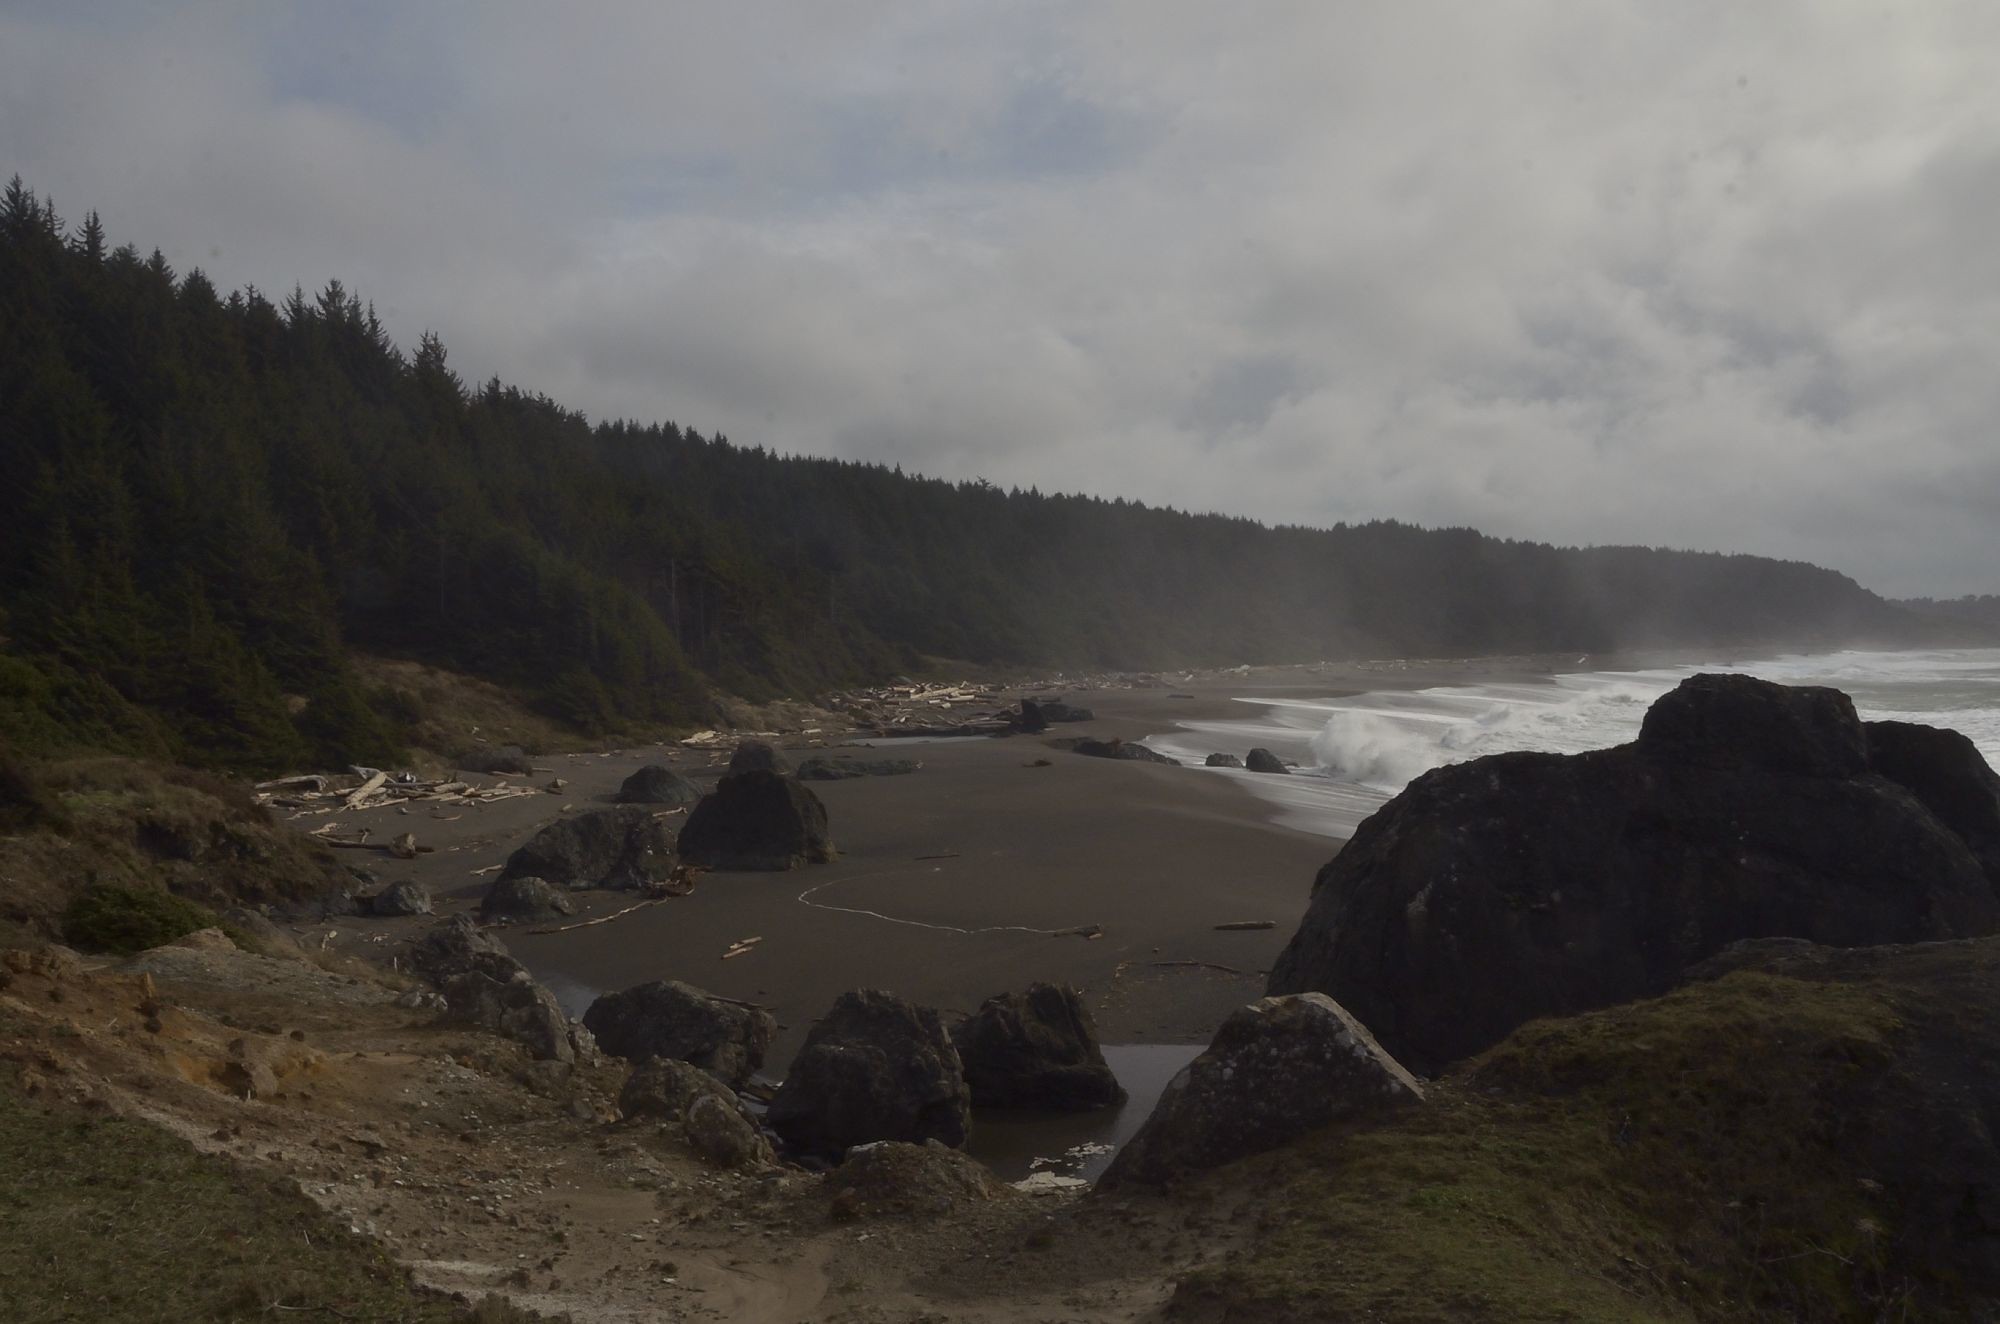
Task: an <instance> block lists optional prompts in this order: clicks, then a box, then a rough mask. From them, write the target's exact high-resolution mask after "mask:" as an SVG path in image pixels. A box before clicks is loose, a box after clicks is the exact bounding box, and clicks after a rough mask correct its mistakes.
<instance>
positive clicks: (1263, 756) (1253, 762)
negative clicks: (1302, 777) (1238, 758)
mask: <svg viewBox="0 0 2000 1324" xmlns="http://www.w3.org/2000/svg"><path fill="white" fill-rule="evenodd" d="M1243 766H1244V767H1246V768H1248V769H1249V770H1250V771H1252V772H1271V773H1278V774H1281V775H1283V774H1289V773H1290V772H1291V769H1290V768H1288V767H1286V766H1285V764H1284V760H1282V759H1280V758H1279V757H1278V756H1277V755H1276V754H1273V753H1272V752H1271V751H1270V750H1268V749H1265V748H1264V747H1263V746H1262V745H1259V746H1258V747H1257V748H1255V749H1253V750H1251V751H1250V752H1249V753H1248V754H1245V755H1244V756H1243Z"/></svg>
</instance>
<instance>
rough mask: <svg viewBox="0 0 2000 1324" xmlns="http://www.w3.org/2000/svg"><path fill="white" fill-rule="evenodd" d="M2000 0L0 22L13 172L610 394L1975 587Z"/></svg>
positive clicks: (1994, 455)
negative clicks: (1999, 1) (336, 284)
mask: <svg viewBox="0 0 2000 1324" xmlns="http://www.w3.org/2000/svg"><path fill="white" fill-rule="evenodd" d="M1996 68H2000V5H1996V4H1993V3H1992V2H1991V0H1972V2H1971V3H1966V4H1962V5H1961V4H1950V3H1929V2H1926V3H1908V4H1904V3H1874V4H1866V5H1862V4H1841V3H1831V2H1830V0H1798V2H1797V3H1784V2H1780V0H1758V2H1757V3H1754V4H1744V3H1740V2H1737V3H1712V4H1710V3H1696V2H1694V0H1688V2H1686V3H1681V2H1676V3H1661V2H1660V0H1631V2H1630V3H1614V2H1613V0H1590V2H1589V3H1576V2H1568V3H1547V4H1540V3H1527V2H1525V0H1523V2H1512V0H1508V2H1502V0H1466V3H1462V4H1427V3H1420V2H1413V0H1395V2H1394V3H1390V2H1389V0H1383V2H1381V3H1374V4H1366V5H1363V4H1343V3H1331V2H1329V0H1312V2H1309V3H1299V4H1257V3H1251V4H1233V5H1223V4H1216V3H1187V4H1178V3H1167V2H1165V0H1134V3H1130V4H1098V5H1056V4H1035V3H1023V2H1021V0H1010V2H1009V3H1005V4H994V3H991V2H990V0H978V2H968V3H963V4H915V3H896V4H861V3H853V4H844V3H832V2H831V0H814V2H811V3H799V4H794V5H766V4H757V3H748V2H746V0H728V2H727V3H721V2H718V3H711V4H699V5H697V4H690V3H658V2H656V3H645V4H632V5H622V6H608V5H589V4H582V3H573V2H571V3H563V4H539V3H522V4H517V5H505V4H496V3H481V4H477V5H473V4H464V5H458V4H449V3H441V2H431V3H423V4H406V3H382V4H359V3H345V4H335V3H320V4H301V5H297V6H291V5H286V4H281V3H276V2H274V0H250V2H246V3H241V4H215V5H186V4H170V3H150V4H134V5H131V6H129V7H126V6H113V5H96V4H88V3H75V4H68V3H63V4H58V3H46V4H14V3H4V2H0V174H4V173H11V172H13V171H17V170H18V171H19V172H20V174H21V175H22V176H23V178H24V179H25V180H26V181H27V183H28V184H29V185H30V186H31V187H33V188H35V189H36V190H37V191H38V192H41V193H44V194H48V195H52V196H53V198H54V199H55V202H56V205H57V208H58V210H60V211H61V212H62V213H63V214H64V215H65V216H66V217H69V218H71V219H75V218H79V217H81V215H82V214H83V212H84V211H86V210H88V209H90V208H96V209H97V210H98V211H99V212H100V213H102V215H103V217H104V219H105V222H106V224H107V225H108V227H109V228H110V231H111V234H112V237H113V239H114V240H121V241H123V240H129V241H132V242H136V243H138V244H139V245H140V246H141V247H143V248H151V247H153V246H155V245H157V246H159V247H160V248H162V249H164V250H165V251H166V253H167V255H168V257H169V258H170V259H171V260H172V261H173V262H174V263H175V264H176V266H178V267H180V268H181V269H183V270H185V269H186V268H187V267H190V266H195V265H199V266H201V267H202V268H203V269H204V270H206V271H207V272H208V273H209V274H210V276H211V277H213V278H214V279H215V280H216V281H217V282H218V283H219V284H223V285H227V286H234V285H241V284H244V283H254V284H256V285H258V286H260V287H262V288H263V289H265V290H267V291H270V292H273V293H278V292H282V291H285V290H288V289H289V288H290V287H291V285H292V284H293V283H294V281H297V282H300V283H303V284H304V285H306V286H307V287H308V289H313V288H316V287H318V286H320V285H323V284H324V283H325V281H326V280H327V279H328V278H329V277H339V278H340V279H342V280H344V281H345V282H347V284H348V285H349V287H350V288H351V289H353V290H355V291H356V292H358V293H359V294H361V295H362V296H363V297H364V298H371V299H373V300H374V302H375V305H376V308H377V310H378V312H379V313H380V315H381V316H382V318H383V320H384V321H385V322H386V323H387V324H388V326H389V327H390V329H391V331H392V332H393V333H394V334H395V336H396V337H397V339H398V340H399V341H401V342H402V343H404V344H405V345H414V343H415V341H416V338H417V336H418V334H419V333H420V332H421V331H423V330H424V329H425V328H430V329H432V330H435V331H437V332H438V333H439V334H440V335H441V336H442V337H443V338H444V340H445V343H446V345H447V346H448V347H449V349H450V351H451V355H452V361H453V364H454V366H456V367H457V368H458V369H459V370H460V372H461V373H462V374H463V375H464V376H466V377H467V378H468V379H471V380H483V379H484V378H486V377H488V376H490V375H492V374H496V373H497V374H499V375H500V376H501V377H502V378H504V379H506V380H508V381H512V382H515V383H518V384H520V385H522V386H523V387H526V388H528V389H531V390H539V391H543V392H546V393H547V394H549V395H551V396H553V397H555V398H556V399H558V400H560V401H562V402H564V403H566V404H569V405H572V406H574V407H576V408H579V409H582V410H584V411H586V412H587V413H589V414H590V415H591V416H592V417H597V418H602V417H615V416H630V417H636V418H641V419H649V420H650V419H656V418H670V419H673V420H675V421H677V422H680V423H683V424H691V425H693V426H696V427H699V428H700V429H701V430H702V431H703V432H705V433H706V432H713V431H716V430H720V431H722V432H725V433H727V434H728V435H729V436H730V437H731V438H732V439H733V440H735V441H738V442H743V443H762V444H763V445H766V446H769V447H773V448H775V449H779V450H783V451H803V452H810V453H813V454H823V455H840V456H846V457H853V458H861V459H869V460H878V461H882V462H884V463H889V462H896V463H901V464H902V465H903V466H904V467H905V468H906V469H911V468H914V469H917V470H920V471H923V472H927V473H932V474H938V475H943V476H948V477H970V476H974V475H979V476H985V477H988V478H991V479H993V480H994V481H996V482H999V483H1002V484H1019V485H1022V486H1028V485H1033V486H1036V487H1039V488H1041V489H1042V490H1044V491H1048V490H1082V491H1089V492H1096V493H1100V494H1104V495H1113V494H1119V495H1125V496H1132V497H1138V498H1141V499H1144V500H1146V501H1149V502H1158V503H1167V504H1172V505H1176V506H1182V507H1188V508H1193V509H1200V510H1221V511H1227V512H1231V513H1237V514H1245V515H1251V516H1255V517H1258V518H1261V519H1265V520H1272V521H1293V522H1302V523H1311V524H1326V523H1332V522H1335V521H1340V520H1347V521H1353V520H1365V519H1371V518H1376V517H1394V518H1400V519H1407V520H1413V521H1417V522H1421V523H1425V524H1470V525H1473V526H1475V527H1478V528H1481V529H1484V530H1486V531H1488V532H1491V533H1496V534H1503V535H1509V536H1517V537H1529V538H1536V539H1543V540H1549V541H1555V542H1643V543H1654V544H1669V545H1674V546H1687V547H1700V548H1717V549H1726V550H1742V551H1755V552H1762V553H1769V554H1773V555H1780V556H1790V557H1800V558H1804V559H1809V560H1813V561H1817V562H1820V563H1822V564H1825V565H1830V566H1834V567H1836V568H1838V569H1840V570H1843V571H1846V572H1847V573H1849V574H1852V575H1854V576H1855V577H1856V578H1857V579H1859V580H1860V581H1861V582H1862V583H1864V584H1866V585H1868V586H1869V587H1871V588H1875V589H1878V590H1881V591H1883V592H1887V593H1892V594H1910V593H1933V594H1957V593H1965V592H2000V564H1996V561H1997V560H2000V557H1996V553H2000V519H1996V515H2000V85H1997V84H1996V81H1995V80H1996V74H1995V70H1996Z"/></svg>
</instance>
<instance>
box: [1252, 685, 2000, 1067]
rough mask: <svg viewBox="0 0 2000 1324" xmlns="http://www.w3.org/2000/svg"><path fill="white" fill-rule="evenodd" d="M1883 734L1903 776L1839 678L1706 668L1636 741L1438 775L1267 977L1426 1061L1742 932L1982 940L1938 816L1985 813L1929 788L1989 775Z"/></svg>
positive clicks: (1963, 847) (1320, 887) (1361, 832)
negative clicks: (1326, 1001) (1828, 685)
mask: <svg viewBox="0 0 2000 1324" xmlns="http://www.w3.org/2000/svg"><path fill="white" fill-rule="evenodd" d="M1941 746H1950V747H1951V749H1952V750H1953V751H1955V752H1953V753H1951V754H1950V757H1949V758H1946V759H1938V758H1935V757H1925V756H1923V755H1922V752H1921V751H1922V750H1923V749H1932V750H1933V751H1935V750H1936V749H1937V748H1939V747H1941ZM1883 748H1884V750H1885V751H1890V750H1893V751H1895V752H1894V753H1893V754H1890V755H1889V756H1888V757H1886V758H1885V760H1884V764H1883V766H1884V767H1892V768H1893V769H1894V770H1895V771H1896V772H1897V773H1898V774H1899V777H1898V780H1890V779H1889V778H1888V777H1887V776H1884V775H1882V774H1881V773H1880V772H1878V771H1877V770H1876V769H1875V768H1874V767H1873V766H1871V763H1870V750H1871V744H1870V737H1869V733H1868V732H1867V731H1866V730H1865V729H1864V728H1863V726H1862V724H1861V722H1860V721H1859V720H1858V719H1857V718H1856V716H1855V713H1854V707H1853V705H1852V703H1850V702H1849V701H1848V699H1847V697H1846V696H1845V695H1843V694H1841V693H1839V692H1838V691H1835V690H1831V689H1817V688H1793V687H1786V686H1780V685H1773V684H1770V683H1768V682H1764V681H1759V680H1754V679H1752V678H1750V677H1747V676H1720V675H1701V676H1695V677H1691V678H1690V679H1688V680H1687V681H1684V682H1683V683H1682V684H1681V685H1680V686H1679V687H1678V688H1677V689H1675V690H1674V691H1673V692H1672V693H1670V694H1668V695H1666V696H1665V697H1663V698H1661V699H1660V700H1659V701H1658V702H1657V703H1655V704H1654V706H1653V708H1652V709H1651V710H1650V711H1649V712H1648V713H1647V715H1646V718H1645V722H1644V724H1643V726H1642V728H1641V731H1640V735H1639V738H1638V740H1636V741H1635V742H1633V743H1632V744H1629V745H1624V746H1620V747H1618V748H1616V749H1608V750H1597V751H1593V752H1590V753H1586V754H1577V755H1558V754H1534V753H1518V754H1501V755H1495V756H1492V757H1489V758H1482V759H1475V760H1472V761H1471V762H1467V763H1462V764H1457V765H1455V766H1451V767H1445V768H1440V769H1437V770H1435V771H1433V772H1430V773H1427V774H1425V775H1424V776H1422V777H1420V778H1418V779H1417V780H1416V781H1415V782H1412V783H1411V784H1410V786H1409V787H1408V788H1407V789H1405V790H1404V791H1403V793H1402V794H1401V795H1399V796H1397V797H1396V798H1395V799H1394V800H1392V801H1390V802H1389V803H1388V804H1387V805H1385V806H1384V807H1383V808H1382V809H1381V810H1379V811H1378V812H1377V813H1376V814H1375V815H1374V816H1373V817H1371V818H1369V819H1368V820H1367V821H1366V822H1364V823H1363V824H1362V825H1361V826H1360V828H1359V829H1358V830H1357V831H1356V832H1355V834H1354V837H1353V839H1352V840H1350V841H1349V842H1348V843H1347V845H1346V847H1345V848H1344V849H1343V850H1342V851H1341V853H1340V854H1339V855H1338V856H1337V857H1335V858H1334V860H1333V861H1332V862H1331V863H1329V864H1328V865H1327V866H1326V867H1325V868H1323V869H1322V870H1321V871H1320V874H1319V877H1318V879H1317V881H1316V882H1315V884H1314V891H1313V900H1312V903H1311V906H1310V908H1309V909H1308V911H1307V913H1306V916H1305V919H1304V920H1303V922H1302V923H1301V924H1300V926H1299V930H1298V932H1297V933H1296V934H1295V935H1294V936H1293V938H1292V941H1291V943H1290V945H1289V946H1288V947H1287V948H1286V949H1285V951H1284V953H1283V955H1282V956H1281V957H1280V958H1279V960H1278V962H1277V964H1276V966H1275V967H1274V968H1273V970H1272V973H1271V979H1270V983H1269V991H1270V992H1272V993H1297V992H1304V991H1307V990H1317V991H1320V992H1325V993H1328V994H1330V995H1332V996H1333V997H1335V998H1337V999H1338V1000H1339V1001H1340V1002H1341V1003H1342V1004H1343V1005H1344V1006H1346V1007H1347V1008H1348V1009H1349V1010H1351V1011H1353V1012H1354V1013H1355V1015H1357V1016H1358V1017H1360V1018H1361V1019H1362V1021H1363V1022H1365V1023H1366V1024H1368V1025H1369V1026H1370V1027H1371V1028H1372V1029H1373V1030H1374V1032H1375V1034H1376V1036H1377V1037H1378V1038H1379V1039H1380V1040H1381V1041H1382V1043H1383V1045H1384V1046H1385V1047H1386V1048H1388V1049H1389V1050H1390V1051H1391V1052H1392V1053H1394V1054H1395V1055H1396V1056H1397V1057H1398V1058H1399V1059H1401V1060H1402V1061H1404V1062H1406V1063H1408V1064H1409V1065H1410V1066H1411V1067H1412V1068H1413V1069H1416V1070H1418V1071H1423V1072H1433V1071H1435V1070H1437V1069H1438V1068H1439V1067H1441V1066H1443V1065H1444V1064H1446V1063H1449V1062H1452V1061H1455V1060H1457V1059H1459V1058H1462V1057H1465V1056H1467V1055H1469V1054H1471V1053H1474V1052H1477V1051H1478V1050H1480V1049H1482V1048H1485V1047H1487V1046H1488V1045H1491V1044H1493V1043H1495V1042H1497V1041H1498V1040H1499V1039H1500V1038H1502V1037H1503V1036H1504V1035H1505V1034H1506V1033H1507V1032H1508V1031H1509V1030H1511V1029H1513V1028H1514V1027H1515V1026H1517V1025H1520V1024H1521V1023H1522V1022H1524V1021H1527V1020H1529V1019H1531V1018H1534V1017H1537V1016H1551V1015H1561V1014H1565V1013H1568V1012H1575V1011H1580V1010H1584V1009H1587V1008H1592V1007H1602V1006H1606V1005H1609V1004H1612V1003H1616V1002H1622V1001H1627V1000H1630V999H1632V998H1639V997H1646V996H1650V995H1653V994H1657V993H1660V992H1662V991H1664V990H1665V989H1667V988H1669V987H1671V986H1672V985H1673V983H1674V981H1675V980H1676V979H1677V978H1678V976H1679V974H1680V972H1681V971H1682V970H1684V969H1686V968H1687V967H1688V966H1690V965H1691V964H1693V963H1695V962H1697V961H1699V960H1702V959H1703V958H1705V957H1708V956H1711V955H1713V954H1714V953H1715V952H1717V951H1719V950H1720V949H1721V948H1722V947H1724V946H1726V945H1727V944H1729V943H1731V942H1735V941H1737V940H1739V939H1745V938H1762V937H1777V936H1783V937H1798V938H1806V939H1810V940H1812V941H1815V942H1820V943H1825V944H1829V945H1833V946H1860V945H1866V944H1870V943H1881V942H1917V941H1924V940H1930V939H1942V938H1955V937H1964V936H1969V935H1975V934H1984V933H1990V932H1993V931H1994V930H1995V929H1996V927H2000V901H1996V898H1995V892H1994V888H1993V885H1992V884H1991V883H1990V882H1989V880H1988V877H1987V875H1986V873H1985V872H1984V871H1983V870H1982V868H1981V864H1980V860H1979V858H1978V856H1977V855H1976V854H1975V847H1974V845H1973V843H1972V842H1971V841H1969V840H1968V838H1967V837H1966V836H1965V835H1962V834H1961V832H1960V831H1959V830H1955V828H1954V826H1953V825H1952V824H1953V822H1957V823H1960V824H1962V825H1965V826H1966V827H1967V829H1968V830H1973V829H1975V828H1976V826H1977V820H1978V815H1977V814H1976V813H1969V812H1967V811H1966V809H1965V807H1963V806H1959V805H1958V802H1957V801H1956V800H1955V799H1952V798H1951V797H1950V795H1949V794H1948V792H1947V790H1946V789H1945V788H1947V787H1949V788H1953V789H1954V790H1961V789H1965V788H1968V787H1976V786H1977V785H1978V784H1980V783H1981V779H1980V777H1979V776H1978V775H1977V770H1976V769H1972V768H1970V766H1969V764H1967V762H1966V761H1965V758H1964V754H1965V753H1966V751H1965V750H1963V749H1960V748H1959V747H1958V746H1957V745H1956V742H1951V741H1943V740H1939V739H1936V738H1934V737H1928V736H1924V737H1910V736H1908V735H1907V733H1892V734H1891V735H1890V736H1889V738H1888V739H1885V741H1884V742H1883ZM1912 751H1915V752H1916V754H1915V757H1914V758H1912V759H1910V762H1912V763H1913V765H1914V766H1905V763H1906V756H1910V755H1911V754H1912ZM1971 757H1972V758H1973V759H1977V757H1978V756H1977V754H1976V752H1973V753H1972V754H1971ZM1988 775H1990V774H1988ZM1912 783H1915V784H1918V785H1921V786H1923V787H1925V788H1926V790H1925V794H1926V795H1928V796H1929V797H1930V798H1931V800H1934V801H1936V802H1938V803H1939V804H1940V805H1944V804H1946V803H1947V801H1949V803H1950V805H1951V806H1952V807H1951V808H1950V809H1949V810H1948V812H1949V813H1950V814H1951V816H1952V819H1951V821H1947V820H1946V819H1945V818H1941V817H1940V816H1939V814H1938V813H1936V812H1933V809H1932V808H1930V807H1927V802H1926V800H1925V798H1924V796H1922V795H1919V794H1916V793H1913V791H1912V789H1911V785H1912ZM1970 798H1973V799H1976V797H1970ZM1971 808H1972V809H1978V805H1977V804H1974V805H1972V806H1971ZM1982 812H1983V811H1982Z"/></svg>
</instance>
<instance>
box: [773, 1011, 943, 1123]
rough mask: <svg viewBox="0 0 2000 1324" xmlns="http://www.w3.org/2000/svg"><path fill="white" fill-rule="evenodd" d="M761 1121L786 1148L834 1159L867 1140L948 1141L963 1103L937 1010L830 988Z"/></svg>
mask: <svg viewBox="0 0 2000 1324" xmlns="http://www.w3.org/2000/svg"><path fill="white" fill-rule="evenodd" d="M765 1121H766V1122H768V1123H769V1124H770V1127H771V1129H772V1130H774V1131H776V1132H777V1133H778V1135H779V1136H781V1137H782V1138H783V1139H784V1141H785V1143H786V1144H787V1145H788V1146H789V1147H790V1148H791V1149H792V1150H793V1152H795V1153H797V1154H800V1155H805V1156H811V1157H815V1158H821V1159H826V1160H831V1161H837V1160H838V1159H839V1158H840V1157H841V1156H842V1155H843V1154H845V1153H846V1152H847V1151H848V1150H849V1149H850V1148H852V1147H853V1146H855V1145H865V1144H868V1143H869V1142H870V1141H875V1140H905V1141H909V1142H910V1143H912V1144H922V1143H923V1142H924V1141H926V1140H936V1141H938V1142H940V1143H942V1144H945V1145H950V1146H953V1147H957V1146H959V1145H962V1144H964V1143H965V1137H966V1133H967V1131H968V1130H969V1128H970V1127H971V1124H972V1108H971V1099H970V1096H969V1094H968V1092H967V1090H966V1087H965V1075H964V1072H963V1070H962V1069H961V1067H960V1065H959V1060H958V1050H957V1049H956V1048H954V1047H952V1042H951V1036H950V1035H948V1034H946V1033H945V1030H944V1025H943V1023H942V1022H941V1021H940V1020H939V1018H938V1014H937V1012H936V1011H935V1010H933V1009H932V1008H929V1007H917V1006H913V1005H911V1004H910V1003H908V1002H905V1001H904V1000H903V999H901V998H899V997H896V996H895V995H894V994H890V993H883V992H879V991H877V990H874V989H861V990H858V991H855V992H849V993H843V994H841V995H840V996H839V997H838V998H836V999H835V1000H834V1004H833V1009H832V1010H831V1011H829V1012H827V1014H826V1016H825V1018H824V1019H822V1020H821V1021H820V1022H819V1024H817V1025H815V1026H814V1027H813V1029H812V1033H811V1034H809V1035H807V1036H806V1043H805V1047H804V1048H802V1049H800V1050H799V1055H798V1057H797V1059H796V1060H794V1061H793V1063H792V1069H791V1072H790V1073H789V1074H788V1075H786V1077H785V1083H784V1085H783V1087H782V1088H780V1089H779V1091H778V1096H777V1098H775V1099H773V1100H772V1101H771V1107H770V1109H769V1111H768V1112H766V1113H765Z"/></svg>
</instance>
